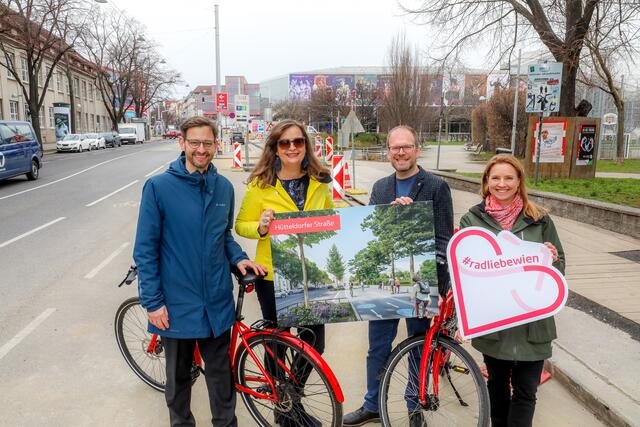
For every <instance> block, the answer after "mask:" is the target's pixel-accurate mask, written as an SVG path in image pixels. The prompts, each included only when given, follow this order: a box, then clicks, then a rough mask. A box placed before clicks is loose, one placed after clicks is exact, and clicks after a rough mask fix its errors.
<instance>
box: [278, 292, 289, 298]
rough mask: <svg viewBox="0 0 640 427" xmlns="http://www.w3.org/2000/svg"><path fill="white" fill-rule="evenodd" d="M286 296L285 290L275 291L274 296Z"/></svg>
mask: <svg viewBox="0 0 640 427" xmlns="http://www.w3.org/2000/svg"><path fill="white" fill-rule="evenodd" d="M286 296H287V291H276V298H284V297H286Z"/></svg>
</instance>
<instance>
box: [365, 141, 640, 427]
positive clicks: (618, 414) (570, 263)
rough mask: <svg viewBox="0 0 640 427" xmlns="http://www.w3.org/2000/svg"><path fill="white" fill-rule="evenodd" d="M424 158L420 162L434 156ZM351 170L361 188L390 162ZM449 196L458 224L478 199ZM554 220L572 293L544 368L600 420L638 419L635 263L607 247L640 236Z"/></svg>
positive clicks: (636, 245) (639, 277)
mask: <svg viewBox="0 0 640 427" xmlns="http://www.w3.org/2000/svg"><path fill="white" fill-rule="evenodd" d="M441 154H442V153H441ZM433 155H434V152H433V151H430V152H429V157H433ZM423 160H424V159H421V162H420V163H421V165H422V166H423V167H424V166H429V165H430V163H433V159H432V158H430V159H428V160H427V161H426V162H424V161H423ZM441 160H442V158H441ZM441 164H442V163H441ZM446 164H447V163H445V165H446ZM356 170H357V177H356V181H357V188H359V189H365V190H367V191H370V190H371V187H372V186H373V183H374V182H375V181H376V180H377V179H379V178H380V177H382V176H385V175H387V174H390V173H392V171H393V169H392V168H391V165H389V164H388V163H382V162H363V161H360V162H356ZM452 197H453V203H454V216H455V218H454V219H455V223H456V224H458V223H459V221H460V217H461V216H462V215H463V214H464V213H466V212H467V210H468V209H469V207H471V206H472V205H474V204H476V203H478V202H479V201H480V197H479V196H478V195H476V194H473V193H468V192H463V191H457V190H453V191H452ZM365 199H366V200H368V196H365ZM553 220H554V223H555V224H556V227H557V229H558V233H559V234H560V239H561V241H562V244H563V247H564V251H565V254H566V258H567V268H566V278H567V281H568V283H569V288H570V290H571V291H572V293H574V294H576V295H575V296H574V297H571V298H570V302H569V303H568V306H567V307H566V308H565V309H563V310H562V311H561V312H560V313H559V314H558V315H557V316H556V320H557V326H558V335H559V338H558V339H557V340H555V341H554V348H553V357H552V359H550V361H549V362H550V365H549V369H551V370H553V372H554V377H555V378H556V379H558V380H559V381H561V382H562V383H563V385H565V386H566V387H568V388H569V389H570V390H571V391H572V392H573V393H574V394H575V395H576V396H577V397H578V398H579V399H581V400H582V401H583V402H584V403H585V404H586V405H587V406H588V407H589V408H590V409H591V410H592V411H594V412H595V413H596V414H597V415H598V417H599V418H601V420H602V421H604V422H605V424H608V425H632V426H633V425H640V382H639V381H638V379H639V375H638V372H640V341H639V340H640V287H639V285H640V263H638V262H634V261H631V260H629V259H625V258H622V257H620V256H617V255H614V254H612V252H621V251H640V240H638V239H634V238H631V237H628V236H625V235H623V234H618V233H613V232H610V231H606V230H603V229H599V228H597V227H594V226H590V225H584V224H581V223H579V222H577V221H572V220H568V219H565V218H561V217H556V216H554V217H553ZM581 297H584V298H581ZM585 298H586V300H585ZM591 302H594V303H596V304H593V303H591ZM572 306H578V307H580V308H581V309H586V310H587V311H588V312H587V313H585V312H583V311H580V310H578V309H576V308H572ZM598 318H600V319H605V322H603V321H601V320H598ZM610 323H615V324H617V325H621V326H622V327H623V329H624V330H621V329H618V328H614V327H612V326H611V325H610ZM630 334H631V335H630ZM632 335H633V337H632Z"/></svg>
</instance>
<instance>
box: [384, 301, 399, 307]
mask: <svg viewBox="0 0 640 427" xmlns="http://www.w3.org/2000/svg"><path fill="white" fill-rule="evenodd" d="M387 304H389V305H390V306H391V307H395V308H400V307H398V306H397V305H395V304H391V303H390V302H387Z"/></svg>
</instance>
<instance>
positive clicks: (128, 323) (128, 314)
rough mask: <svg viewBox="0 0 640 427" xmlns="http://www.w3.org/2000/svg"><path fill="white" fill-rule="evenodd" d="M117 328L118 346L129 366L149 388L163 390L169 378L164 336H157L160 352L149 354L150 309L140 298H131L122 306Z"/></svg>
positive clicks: (119, 309)
mask: <svg viewBox="0 0 640 427" xmlns="http://www.w3.org/2000/svg"><path fill="white" fill-rule="evenodd" d="M114 327H115V332H116V341H117V343H118V348H119V349H120V353H122V356H123V357H124V360H126V362H127V364H128V365H129V367H130V368H131V369H132V370H133V372H135V374H136V375H137V376H138V377H139V378H140V379H141V380H142V381H143V382H144V383H145V384H147V385H148V386H149V387H151V388H153V389H154V390H157V391H162V392H164V389H165V384H166V380H167V378H166V371H165V369H166V361H165V357H164V349H163V347H162V338H161V337H158V340H159V341H160V342H159V343H158V346H159V348H158V349H157V351H156V352H154V353H149V352H148V351H147V347H148V346H149V342H150V341H151V339H152V334H150V333H149V332H147V312H146V311H145V309H144V308H142V306H141V305H140V299H139V298H138V297H132V298H129V299H127V300H125V301H124V302H123V303H122V304H121V305H120V307H119V308H118V310H117V311H116V318H115V322H114Z"/></svg>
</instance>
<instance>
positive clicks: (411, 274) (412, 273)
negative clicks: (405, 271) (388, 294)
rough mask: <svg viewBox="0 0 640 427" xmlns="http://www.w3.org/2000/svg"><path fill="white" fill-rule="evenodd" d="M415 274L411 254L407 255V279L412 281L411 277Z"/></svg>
mask: <svg viewBox="0 0 640 427" xmlns="http://www.w3.org/2000/svg"><path fill="white" fill-rule="evenodd" d="M414 274H415V267H414V261H413V254H411V255H409V277H410V279H411V280H413V276H414Z"/></svg>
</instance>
